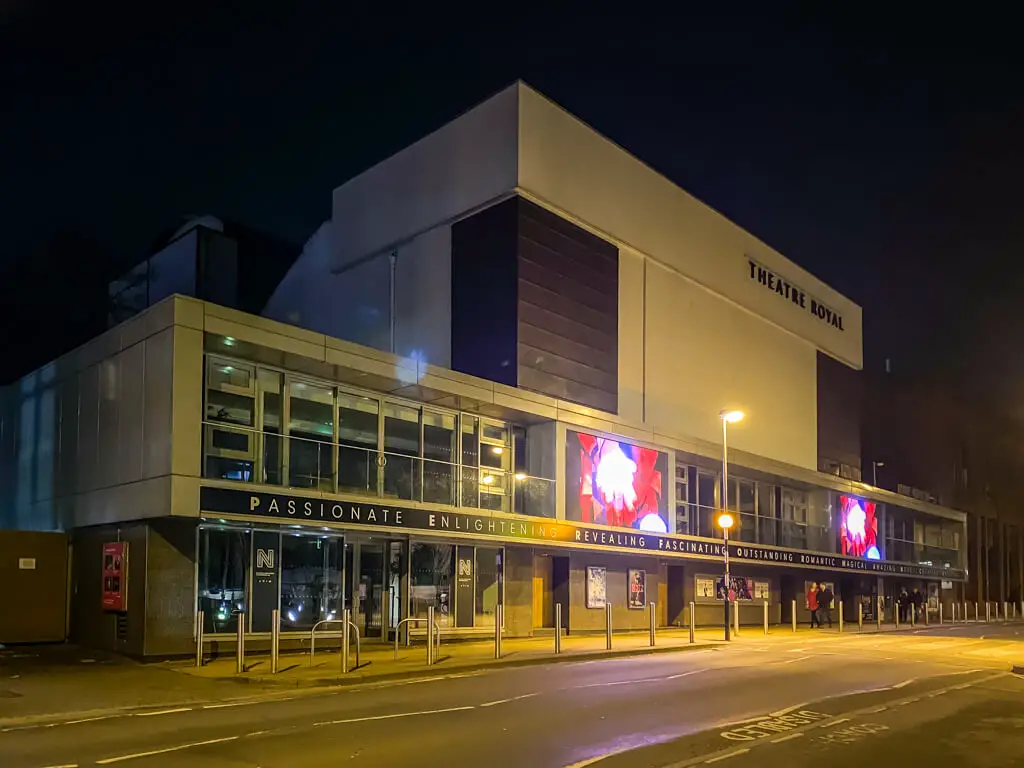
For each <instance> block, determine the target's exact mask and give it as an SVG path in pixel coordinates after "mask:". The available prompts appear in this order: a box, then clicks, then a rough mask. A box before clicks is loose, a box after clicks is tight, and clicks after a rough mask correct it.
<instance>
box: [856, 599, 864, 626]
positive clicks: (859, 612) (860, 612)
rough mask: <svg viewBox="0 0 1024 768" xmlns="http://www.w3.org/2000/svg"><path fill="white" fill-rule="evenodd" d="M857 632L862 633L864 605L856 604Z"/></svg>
mask: <svg viewBox="0 0 1024 768" xmlns="http://www.w3.org/2000/svg"><path fill="white" fill-rule="evenodd" d="M857 631H858V632H863V631H864V603H857Z"/></svg>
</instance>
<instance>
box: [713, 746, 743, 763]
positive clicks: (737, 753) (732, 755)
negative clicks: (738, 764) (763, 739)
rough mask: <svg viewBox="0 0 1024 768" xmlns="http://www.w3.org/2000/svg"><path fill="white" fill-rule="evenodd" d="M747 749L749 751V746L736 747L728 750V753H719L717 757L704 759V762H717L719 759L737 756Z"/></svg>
mask: <svg viewBox="0 0 1024 768" xmlns="http://www.w3.org/2000/svg"><path fill="white" fill-rule="evenodd" d="M749 751H750V747H747V748H746V749H737V750H736V751H734V752H729V753H727V754H724V755H719V756H718V757H712V758H711V759H710V760H705V761H704V762H705V763H708V764H710V763H717V762H719V761H720V760H728V759H729V758H730V757H738V756H739V755H745V754H747V752H749Z"/></svg>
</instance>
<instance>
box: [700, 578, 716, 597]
mask: <svg viewBox="0 0 1024 768" xmlns="http://www.w3.org/2000/svg"><path fill="white" fill-rule="evenodd" d="M696 594H697V599H698V600H714V599H715V580H714V578H712V577H710V576H698V577H697V589H696Z"/></svg>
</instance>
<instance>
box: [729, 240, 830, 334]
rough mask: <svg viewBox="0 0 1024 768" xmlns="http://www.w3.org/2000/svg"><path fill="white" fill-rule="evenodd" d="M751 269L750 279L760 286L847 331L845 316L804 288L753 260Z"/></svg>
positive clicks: (749, 262) (750, 264)
mask: <svg viewBox="0 0 1024 768" xmlns="http://www.w3.org/2000/svg"><path fill="white" fill-rule="evenodd" d="M747 265H748V266H749V267H750V279H751V280H753V281H754V282H756V283H758V284H760V285H761V286H763V287H764V288H767V289H768V290H769V291H773V292H775V293H776V294H777V295H779V296H781V297H782V298H784V299H788V300H789V301H791V302H793V303H794V304H796V305H797V306H798V307H800V309H805V310H807V311H808V312H810V313H811V314H812V315H814V316H815V317H816V318H818V319H819V320H821V321H822V322H824V323H828V324H829V325H831V326H832V327H833V328H838V329H839V330H840V331H845V330H846V329H845V328H844V327H843V316H842V315H841V314H839V313H838V312H836V311H835V310H834V309H832V308H831V307H829V306H828V305H826V304H823V303H822V302H820V301H818V300H817V299H812V298H811V297H809V296H808V295H807V292H806V291H804V290H803V289H802V288H798V287H797V286H795V285H793V284H792V283H791V282H789V281H788V280H785V279H784V278H781V277H779V276H778V275H776V274H775V273H774V272H772V271H771V270H770V269H768V268H767V267H762V266H761V265H760V264H758V263H757V262H756V261H754V260H753V259H750V258H748V259H747Z"/></svg>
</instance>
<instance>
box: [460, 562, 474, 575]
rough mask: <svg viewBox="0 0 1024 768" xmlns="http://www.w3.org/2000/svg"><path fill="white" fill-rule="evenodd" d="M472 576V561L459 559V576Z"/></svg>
mask: <svg viewBox="0 0 1024 768" xmlns="http://www.w3.org/2000/svg"><path fill="white" fill-rule="evenodd" d="M472 575H473V561H472V560H469V559H466V560H462V559H461V558H460V559H459V576H472Z"/></svg>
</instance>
